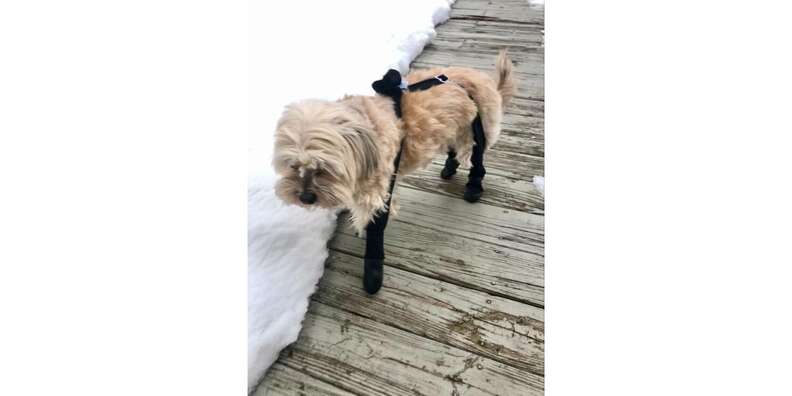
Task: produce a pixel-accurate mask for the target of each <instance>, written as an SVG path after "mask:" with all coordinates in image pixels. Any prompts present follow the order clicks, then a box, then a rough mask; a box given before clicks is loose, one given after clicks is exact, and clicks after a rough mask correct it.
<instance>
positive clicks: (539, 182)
mask: <svg viewBox="0 0 792 396" xmlns="http://www.w3.org/2000/svg"><path fill="white" fill-rule="evenodd" d="M533 185H534V187H536V189H537V190H539V192H541V193H542V194H544V176H534V177H533Z"/></svg>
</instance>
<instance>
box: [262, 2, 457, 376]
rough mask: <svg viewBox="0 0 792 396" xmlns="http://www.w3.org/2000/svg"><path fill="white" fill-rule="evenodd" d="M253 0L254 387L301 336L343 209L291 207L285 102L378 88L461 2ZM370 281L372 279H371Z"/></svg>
mask: <svg viewBox="0 0 792 396" xmlns="http://www.w3.org/2000/svg"><path fill="white" fill-rule="evenodd" d="M263 3H264V2H253V3H251V5H250V18H251V19H250V26H251V27H250V45H251V48H250V54H251V55H250V56H251V59H250V81H251V87H250V120H249V123H250V126H251V130H250V133H249V145H250V149H249V153H248V155H249V175H250V176H249V180H248V387H249V388H251V389H252V387H254V386H255V385H256V384H257V383H258V381H259V380H260V378H261V377H262V375H263V374H264V373H265V372H266V370H267V368H268V367H269V366H270V365H271V364H272V363H273V362H274V361H275V359H276V358H277V356H278V353H279V352H280V350H281V349H283V348H284V347H285V346H287V345H288V344H290V343H292V342H294V341H295V340H296V339H297V336H298V333H299V331H300V328H301V326H302V320H303V317H304V316H305V312H306V310H307V307H308V298H309V297H310V295H311V294H312V293H313V292H314V291H315V289H316V283H317V282H318V280H319V278H320V277H321V275H322V271H323V263H324V260H325V258H326V257H327V254H328V253H327V241H328V240H329V239H330V237H331V235H332V234H333V231H334V228H335V220H336V214H335V213H333V212H331V211H327V210H321V209H316V210H306V209H302V208H298V207H287V206H284V205H283V204H282V203H281V202H280V201H279V200H278V199H277V198H276V197H275V195H274V192H273V190H272V188H273V184H274V181H275V180H276V179H275V176H274V174H273V171H272V169H271V167H270V160H271V158H272V133H273V130H274V125H275V122H276V121H277V118H278V117H279V116H280V114H281V112H282V109H283V107H284V106H285V105H286V104H288V103H290V102H293V101H295V100H299V99H306V98H321V99H337V98H339V97H341V96H343V95H344V94H365V95H370V94H372V90H371V82H372V81H374V80H377V79H379V78H380V77H381V76H382V75H383V74H384V73H385V72H386V71H387V70H388V69H389V68H394V69H397V70H399V71H400V72H402V73H405V72H407V70H408V68H409V64H410V62H411V61H412V60H413V59H414V58H415V57H416V56H417V55H418V54H419V53H420V52H421V51H422V50H423V47H424V45H425V44H426V43H427V42H428V41H429V40H431V39H432V38H433V37H434V36H435V30H434V26H435V25H437V24H439V23H442V22H444V21H445V20H447V19H448V17H449V15H450V6H451V4H452V3H453V0H411V1H386V0H374V1H365V2H362V1H361V2H354V3H355V4H351V3H349V2H347V3H344V4H342V5H339V4H337V3H332V4H330V3H329V2H312V3H311V4H310V5H306V4H304V3H302V2H284V3H278V6H277V10H273V9H271V8H267V7H268V6H267V5H265V4H263ZM361 287H362V285H361Z"/></svg>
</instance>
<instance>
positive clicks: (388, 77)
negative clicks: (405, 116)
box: [371, 69, 402, 118]
mask: <svg viewBox="0 0 792 396" xmlns="http://www.w3.org/2000/svg"><path fill="white" fill-rule="evenodd" d="M401 81H402V76H401V73H399V72H398V71H397V70H393V69H390V70H388V72H387V73H385V75H384V76H382V80H377V81H374V82H373V83H371V88H374V92H376V93H378V94H380V95H385V96H389V97H391V98H392V99H393V109H394V110H396V116H397V117H399V118H401V115H402V114H401V97H402V89H401Z"/></svg>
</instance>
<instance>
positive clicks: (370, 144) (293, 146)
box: [273, 51, 516, 233]
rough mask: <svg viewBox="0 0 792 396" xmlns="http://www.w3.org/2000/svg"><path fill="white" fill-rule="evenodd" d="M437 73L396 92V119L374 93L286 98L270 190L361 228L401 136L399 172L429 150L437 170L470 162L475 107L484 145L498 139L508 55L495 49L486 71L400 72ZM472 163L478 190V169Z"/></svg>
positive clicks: (511, 88) (508, 86)
mask: <svg viewBox="0 0 792 396" xmlns="http://www.w3.org/2000/svg"><path fill="white" fill-rule="evenodd" d="M439 74H445V75H446V76H447V77H448V78H449V81H448V82H447V83H445V84H442V85H438V86H435V87H432V88H431V89H427V90H424V91H417V92H404V94H403V96H402V100H401V107H402V118H401V119H399V118H398V117H397V116H396V114H395V113H394V104H393V100H392V99H391V98H389V97H386V96H381V95H375V96H346V97H344V98H343V99H340V100H338V101H324V100H306V101H301V102H297V103H293V104H291V105H289V106H287V108H286V110H285V112H284V113H283V115H282V116H281V118H280V120H279V122H278V124H277V131H276V132H275V155H274V158H273V165H274V167H275V170H276V172H277V173H278V174H279V176H280V179H279V180H278V182H277V184H276V187H275V191H276V194H277V196H278V197H280V199H282V200H283V201H285V202H287V203H289V204H294V205H300V206H304V207H312V206H319V207H323V208H346V209H349V211H350V214H351V216H350V219H351V223H352V226H353V228H354V229H355V231H356V232H358V233H362V232H363V230H364V229H365V228H366V226H367V225H368V224H369V223H370V222H372V220H373V219H374V218H375V216H376V215H377V214H378V213H379V212H382V211H385V210H386V209H387V208H386V206H387V205H386V202H387V201H388V195H389V192H388V190H389V184H390V178H391V175H392V174H393V171H394V159H395V157H396V154H397V153H398V151H399V148H400V144H401V142H402V140H403V141H404V143H403V154H402V157H401V164H400V167H399V172H398V173H399V176H403V175H406V174H409V173H410V172H413V171H415V170H416V169H419V168H425V167H426V166H428V165H429V163H430V162H431V161H432V159H433V157H434V156H435V155H437V154H445V153H449V159H448V161H446V169H444V172H443V177H444V178H448V177H450V176H452V175H453V173H455V171H456V166H458V165H459V163H462V164H463V165H470V158H471V153H472V152H473V148H474V137H473V136H474V135H473V131H472V128H471V123H472V122H473V120H474V119H475V118H476V116H477V115H479V116H480V117H481V124H482V125H483V129H484V134H485V137H486V140H485V142H486V143H485V144H484V146H485V149H486V148H489V147H490V146H492V145H493V144H495V142H496V141H497V140H498V135H499V134H500V128H501V127H500V123H501V119H502V117H503V107H504V106H505V105H506V104H507V103H508V102H509V100H510V99H511V98H512V96H513V95H514V93H515V89H516V88H515V83H514V79H513V76H512V64H511V61H510V60H509V59H508V57H507V55H506V53H505V51H501V53H500V54H499V55H498V58H497V61H496V73H495V78H494V79H493V78H491V77H490V76H488V75H487V74H485V73H483V72H480V71H477V70H473V69H469V68H460V67H448V68H435V69H428V70H415V71H413V72H411V73H410V74H409V75H408V76H407V77H406V80H407V81H408V83H410V84H413V83H415V82H418V81H422V80H425V79H427V78H432V77H434V76H437V75H439ZM457 158H458V160H459V162H456V159H457ZM479 165H480V166H481V171H482V172H481V174H480V177H479V178H478V188H479V191H478V196H480V195H481V179H482V178H483V176H484V175H483V165H482V164H479ZM452 168H453V169H452ZM472 182H473V181H471V182H470V183H472ZM470 183H469V184H470ZM478 196H476V194H475V192H473V193H472V194H471V196H470V197H469V196H468V194H467V192H466V196H465V198H466V199H468V200H469V201H471V202H473V201H475V200H478ZM386 221H387V220H386Z"/></svg>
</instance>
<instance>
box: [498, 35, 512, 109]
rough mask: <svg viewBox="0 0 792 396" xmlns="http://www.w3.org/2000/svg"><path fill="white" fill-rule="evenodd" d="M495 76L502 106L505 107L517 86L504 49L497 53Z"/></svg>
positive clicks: (510, 63)
mask: <svg viewBox="0 0 792 396" xmlns="http://www.w3.org/2000/svg"><path fill="white" fill-rule="evenodd" d="M495 74H496V76H495V81H496V82H497V84H498V92H500V95H501V99H502V100H503V105H504V106H506V105H508V104H509V102H511V99H512V97H513V96H514V94H515V93H516V92H517V84H516V83H515V82H514V76H513V75H512V62H511V59H509V55H508V54H507V53H506V49H505V48H504V49H502V50H500V53H498V59H497V60H496V61H495Z"/></svg>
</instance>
